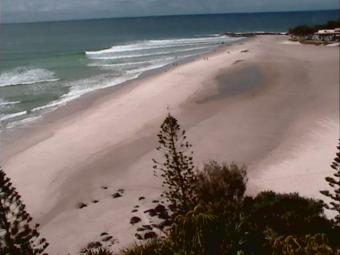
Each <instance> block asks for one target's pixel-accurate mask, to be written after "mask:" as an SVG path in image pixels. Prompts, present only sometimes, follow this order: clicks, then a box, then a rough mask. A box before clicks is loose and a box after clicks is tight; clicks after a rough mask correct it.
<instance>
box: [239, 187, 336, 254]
mask: <svg viewBox="0 0 340 255" xmlns="http://www.w3.org/2000/svg"><path fill="white" fill-rule="evenodd" d="M242 211H243V212H244V213H245V215H246V225H247V226H246V229H247V233H248V235H247V238H246V242H245V250H247V251H248V253H249V254H257V253H252V251H253V250H257V251H259V252H260V253H263V254H266V253H268V252H269V251H270V247H268V246H267V243H266V241H265V240H266V232H267V231H268V230H270V231H272V232H273V233H275V235H277V236H288V235H293V236H303V235H307V234H317V233H326V234H327V235H328V237H329V238H331V239H332V240H333V239H334V238H336V233H335V232H334V230H333V229H332V225H331V222H330V221H329V220H328V219H327V218H326V217H325V216H324V214H323V203H322V201H317V200H313V199H308V198H304V197H301V196H299V195H298V194H297V193H291V194H278V193H275V192H272V191H267V192H261V193H259V194H258V195H257V196H256V197H255V198H252V197H247V198H245V200H244V206H243V209H242ZM334 240H336V239H334Z"/></svg>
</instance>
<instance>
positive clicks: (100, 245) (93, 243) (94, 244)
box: [87, 242, 102, 249]
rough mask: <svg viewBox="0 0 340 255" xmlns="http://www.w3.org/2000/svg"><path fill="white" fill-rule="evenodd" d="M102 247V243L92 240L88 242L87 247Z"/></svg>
mask: <svg viewBox="0 0 340 255" xmlns="http://www.w3.org/2000/svg"><path fill="white" fill-rule="evenodd" d="M100 247H102V244H101V243H100V242H91V243H88V245H87V248H88V249H96V248H100Z"/></svg>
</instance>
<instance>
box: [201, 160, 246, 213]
mask: <svg viewBox="0 0 340 255" xmlns="http://www.w3.org/2000/svg"><path fill="white" fill-rule="evenodd" d="M246 184H247V174H246V167H245V166H242V167H239V166H238V165H236V164H234V163H232V164H230V165H227V164H225V163H223V164H221V165H220V164H218V163H217V162H216V161H210V162H209V163H208V164H205V165H204V167H203V170H202V171H201V172H199V173H198V176H197V185H196V193H197V195H196V196H197V198H198V200H199V201H200V202H201V203H204V204H205V205H209V206H210V207H211V208H214V209H220V210H223V208H226V207H230V206H233V207H234V206H235V205H239V204H240V203H241V202H242V200H243V196H244V193H245V191H246Z"/></svg>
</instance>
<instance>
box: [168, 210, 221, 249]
mask: <svg viewBox="0 0 340 255" xmlns="http://www.w3.org/2000/svg"><path fill="white" fill-rule="evenodd" d="M216 227H219V224H218V222H217V217H215V216H214V215H212V214H209V213H207V212H206V210H205V209H204V208H203V207H201V206H197V207H196V208H195V209H194V210H192V211H189V212H188V213H187V214H186V215H179V216H178V217H176V220H175V222H174V226H173V228H172V233H171V240H172V241H173V243H174V246H175V249H176V250H177V251H179V252H180V253H181V254H183V255H196V254H197V255H198V254H208V253H209V251H210V249H211V247H209V244H210V243H211V242H210V240H211V239H212V238H213V237H214V234H215V233H216Z"/></svg>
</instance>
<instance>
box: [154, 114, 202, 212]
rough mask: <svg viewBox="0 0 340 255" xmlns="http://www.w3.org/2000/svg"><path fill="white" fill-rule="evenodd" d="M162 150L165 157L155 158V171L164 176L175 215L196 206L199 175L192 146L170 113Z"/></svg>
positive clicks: (163, 128)
mask: <svg viewBox="0 0 340 255" xmlns="http://www.w3.org/2000/svg"><path fill="white" fill-rule="evenodd" d="M158 142H159V147H158V148H157V150H159V151H160V152H161V153H162V155H163V156H164V159H163V161H162V162H159V161H156V160H153V161H154V163H155V165H154V169H155V174H156V175H157V174H158V173H160V175H161V177H162V179H163V187H164V188H165V190H164V191H163V196H164V197H165V198H166V199H167V202H169V203H170V208H171V210H172V211H173V212H174V215H177V214H183V213H186V212H187V211H189V210H190V209H192V208H193V207H194V206H195V205H196V197H195V192H194V191H195V184H196V174H195V171H194V164H193V155H192V154H193V153H192V151H190V149H191V147H192V145H191V144H190V143H189V142H188V141H187V140H186V135H185V131H184V130H181V128H180V126H179V124H178V122H177V120H176V119H175V118H174V117H172V116H171V115H170V114H168V116H167V117H166V118H165V120H164V121H163V123H162V125H161V130H160V132H159V134H158Z"/></svg>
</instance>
